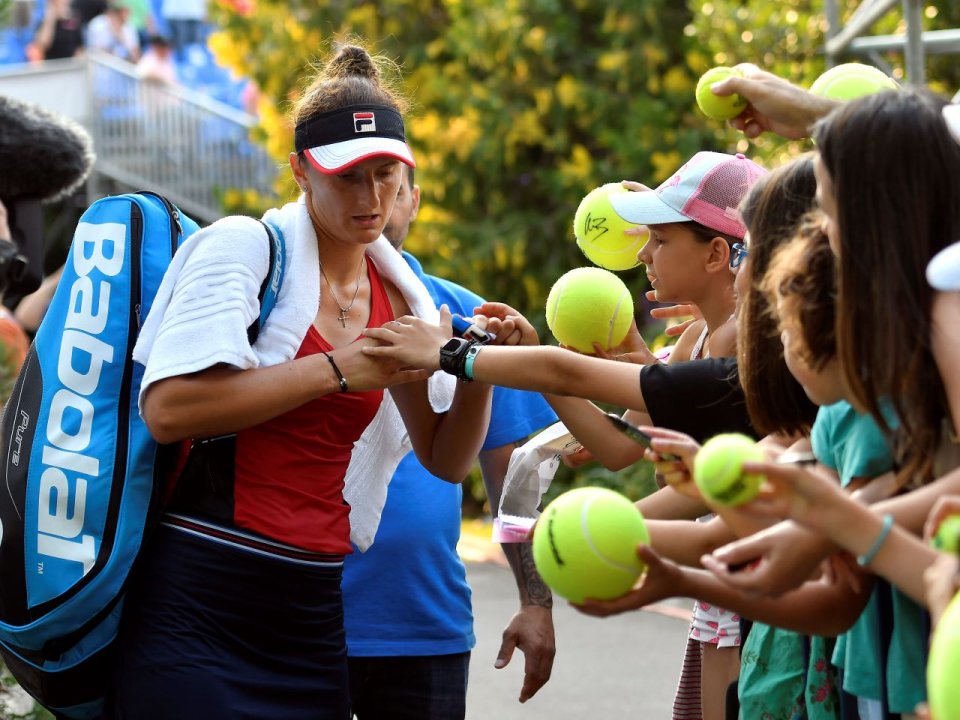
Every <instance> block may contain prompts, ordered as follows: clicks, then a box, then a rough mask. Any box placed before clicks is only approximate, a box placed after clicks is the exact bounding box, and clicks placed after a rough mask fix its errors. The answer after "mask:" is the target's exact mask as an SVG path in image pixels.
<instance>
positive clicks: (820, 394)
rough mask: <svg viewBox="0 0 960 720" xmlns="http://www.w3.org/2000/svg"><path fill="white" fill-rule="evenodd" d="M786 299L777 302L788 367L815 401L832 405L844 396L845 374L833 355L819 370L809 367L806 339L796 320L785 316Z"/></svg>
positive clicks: (818, 403)
mask: <svg viewBox="0 0 960 720" xmlns="http://www.w3.org/2000/svg"><path fill="white" fill-rule="evenodd" d="M783 310H784V307H783V303H780V302H778V303H777V311H778V312H779V313H780V318H781V320H780V342H782V343H783V360H784V362H785V363H786V365H787V370H789V371H790V374H791V375H793V377H794V379H795V380H796V381H797V382H798V383H800V385H802V386H803V391H804V392H805V393H806V394H807V397H809V398H810V401H811V402H813V403H814V404H816V405H821V406H822V405H832V404H833V403H835V402H839V401H840V400H843V399H844V397H845V393H844V384H843V376H842V373H841V371H840V363H839V362H838V361H837V358H836V357H834V358H832V359H831V360H830V361H829V362H827V364H826V365H824V366H823V367H822V368H821V369H819V370H814V369H813V368H811V367H810V364H809V362H808V361H807V359H806V357H805V353H804V345H803V339H802V336H801V334H800V329H799V328H797V327H796V323H795V322H791V320H790V319H789V318H786V319H785V318H784V316H783Z"/></svg>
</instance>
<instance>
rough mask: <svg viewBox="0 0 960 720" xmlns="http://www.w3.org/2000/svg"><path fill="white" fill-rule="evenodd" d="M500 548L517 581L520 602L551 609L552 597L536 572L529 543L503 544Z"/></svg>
mask: <svg viewBox="0 0 960 720" xmlns="http://www.w3.org/2000/svg"><path fill="white" fill-rule="evenodd" d="M501 547H502V548H503V552H504V554H505V555H506V556H507V562H509V563H510V568H511V569H512V570H513V575H514V577H515V578H516V580H517V587H518V589H519V590H520V602H521V603H522V604H524V605H538V606H540V607H545V608H552V607H553V595H552V594H551V592H550V588H548V587H547V585H546V583H544V582H543V578H541V577H540V573H538V572H537V568H536V565H534V562H533V550H532V549H531V546H530V543H504V544H503V545H501Z"/></svg>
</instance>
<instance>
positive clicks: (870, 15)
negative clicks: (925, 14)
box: [826, 0, 907, 55]
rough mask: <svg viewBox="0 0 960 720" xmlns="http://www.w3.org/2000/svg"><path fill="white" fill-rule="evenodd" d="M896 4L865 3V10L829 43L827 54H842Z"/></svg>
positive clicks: (890, 0) (881, 0)
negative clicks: (855, 39) (856, 38)
mask: <svg viewBox="0 0 960 720" xmlns="http://www.w3.org/2000/svg"><path fill="white" fill-rule="evenodd" d="M904 2H907V0H904ZM896 4H897V0H872V2H869V3H864V5H863V6H861V7H863V8H864V9H863V10H861V11H860V12H859V13H858V14H857V15H856V17H853V18H850V22H849V23H847V26H846V27H845V28H843V30H841V31H840V32H839V33H838V34H837V36H836V37H834V38H831V39H830V40H828V41H827V47H826V51H827V54H828V55H838V54H840V53H842V52H843V51H844V50H846V49H847V46H848V45H849V44H850V42H851V41H852V40H853V39H854V38H855V37H857V36H859V35H862V34H863V33H865V32H866V31H867V30H869V29H870V26H871V25H873V24H874V23H875V22H876V21H877V20H879V19H880V18H882V17H883V16H884V15H885V14H886V13H887V12H889V11H890V10H891V9H892V8H893V7H894V6H895V5H896Z"/></svg>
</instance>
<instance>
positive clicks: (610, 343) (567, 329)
mask: <svg viewBox="0 0 960 720" xmlns="http://www.w3.org/2000/svg"><path fill="white" fill-rule="evenodd" d="M632 321H633V297H632V296H631V295H630V291H629V290H628V289H627V286H626V285H624V284H623V280H621V279H620V278H618V277H617V276H616V275H614V274H613V273H612V272H610V271H609V270H603V269H601V268H596V267H582V268H576V269H574V270H571V271H569V272H567V273H564V274H563V275H561V276H560V278H559V279H558V280H557V281H556V282H555V283H554V284H553V287H552V288H550V294H549V295H547V326H548V327H549V328H550V332H552V333H553V336H554V337H555V338H556V339H557V341H558V342H560V343H561V344H563V345H569V346H570V347H572V348H576V349H577V350H579V351H580V352H583V353H592V352H594V349H593V343H599V344H600V346H601V347H603V348H604V349H605V350H609V349H610V348H612V347H616V346H617V345H619V344H620V343H621V342H623V339H624V338H625V337H626V336H627V330H629V329H630V323H631V322H632Z"/></svg>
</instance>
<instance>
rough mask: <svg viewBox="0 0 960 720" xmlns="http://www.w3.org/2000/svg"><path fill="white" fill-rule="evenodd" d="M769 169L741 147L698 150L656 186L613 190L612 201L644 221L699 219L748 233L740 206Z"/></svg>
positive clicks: (735, 232)
mask: <svg viewBox="0 0 960 720" xmlns="http://www.w3.org/2000/svg"><path fill="white" fill-rule="evenodd" d="M766 173H767V171H766V170H764V169H763V168H762V167H760V166H759V165H757V164H756V163H755V162H753V161H752V160H748V159H747V158H746V157H744V156H743V155H741V154H740V153H737V154H736V155H727V154H725V153H717V152H698V153H697V154H696V155H694V156H693V157H692V158H690V159H689V160H688V161H687V162H686V164H685V165H684V166H683V167H682V168H680V169H679V170H677V172H676V173H674V174H673V177H671V178H670V179H669V180H667V181H666V182H664V183H663V184H662V185H660V187H658V188H657V189H656V190H649V191H646V192H631V193H613V194H611V195H610V196H609V200H610V204H611V205H612V206H613V209H614V210H615V211H616V212H617V214H618V215H619V216H620V217H622V218H623V219H624V220H626V221H627V222H631V223H637V224H639V225H659V224H662V223H675V222H689V221H691V220H693V221H694V222H698V223H700V224H701V225H706V226H707V227H708V228H710V229H711V230H716V231H717V232H719V233H723V234H724V235H732V236H733V237H738V238H742V237H743V236H744V234H745V233H746V231H747V229H746V228H745V227H744V225H743V223H742V222H741V221H740V212H739V211H738V210H737V207H738V206H739V205H740V201H741V200H743V198H744V196H745V195H746V194H747V191H748V190H750V187H751V186H752V185H753V183H754V182H756V180H757V179H758V178H759V177H760V176H762V175H766Z"/></svg>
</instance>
